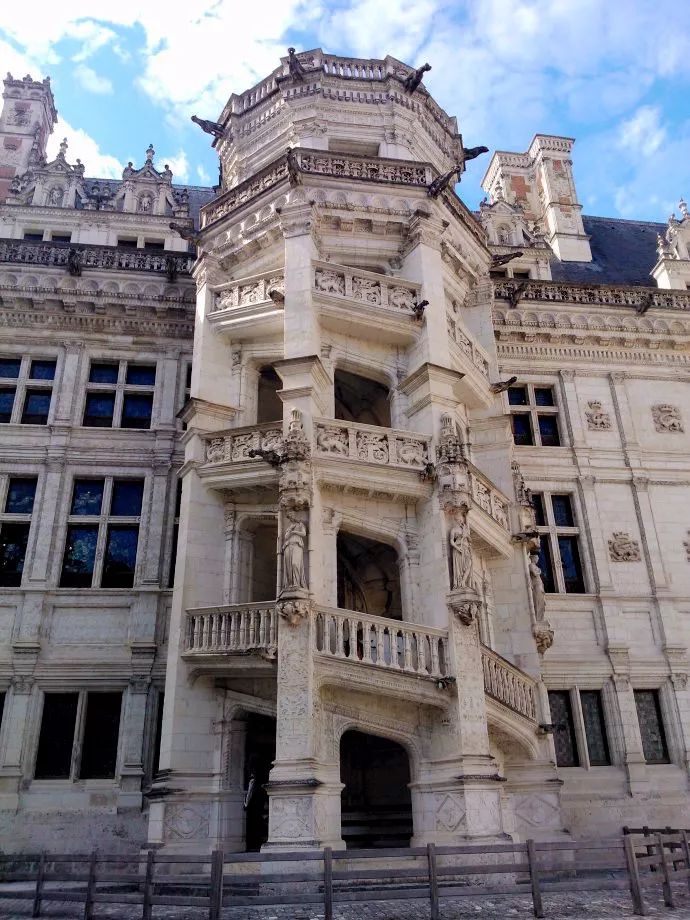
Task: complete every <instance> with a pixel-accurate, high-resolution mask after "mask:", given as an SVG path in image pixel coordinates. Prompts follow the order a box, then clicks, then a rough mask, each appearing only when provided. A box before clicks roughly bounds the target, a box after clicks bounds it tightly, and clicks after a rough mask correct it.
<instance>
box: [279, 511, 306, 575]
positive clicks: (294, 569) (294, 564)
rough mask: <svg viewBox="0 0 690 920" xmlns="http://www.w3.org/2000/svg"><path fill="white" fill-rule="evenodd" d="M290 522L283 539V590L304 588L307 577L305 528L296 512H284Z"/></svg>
mask: <svg viewBox="0 0 690 920" xmlns="http://www.w3.org/2000/svg"><path fill="white" fill-rule="evenodd" d="M285 516H286V518H287V519H288V521H289V522H290V523H289V524H288V526H287V527H286V528H285V535H284V537H283V589H284V590H285V589H290V588H306V587H307V576H306V573H305V570H304V550H305V544H306V539H307V528H306V526H305V525H304V524H303V523H302V521H301V520H300V519H299V518H298V516H297V514H296V512H294V511H288V512H286V515H285Z"/></svg>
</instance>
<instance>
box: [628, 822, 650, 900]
mask: <svg viewBox="0 0 690 920" xmlns="http://www.w3.org/2000/svg"><path fill="white" fill-rule="evenodd" d="M623 849H624V850H625V861H626V863H627V864H628V877H629V879H630V897H631V898H632V902H633V913H635V914H637V915H638V916H639V917H645V916H646V915H647V908H646V907H645V903H644V897H643V896H642V886H641V885H640V869H639V866H638V865H637V854H636V853H635V840H634V838H633V836H632V834H625V836H624V837H623Z"/></svg>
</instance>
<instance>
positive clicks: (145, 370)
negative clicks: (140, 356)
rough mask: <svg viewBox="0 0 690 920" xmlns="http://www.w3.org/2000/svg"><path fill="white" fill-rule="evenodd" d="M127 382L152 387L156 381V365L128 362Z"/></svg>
mask: <svg viewBox="0 0 690 920" xmlns="http://www.w3.org/2000/svg"><path fill="white" fill-rule="evenodd" d="M125 382H126V383H131V384H132V385H134V386H139V387H152V386H153V385H154V384H155V382H156V365H155V364H128V365H127V378H126V381H125Z"/></svg>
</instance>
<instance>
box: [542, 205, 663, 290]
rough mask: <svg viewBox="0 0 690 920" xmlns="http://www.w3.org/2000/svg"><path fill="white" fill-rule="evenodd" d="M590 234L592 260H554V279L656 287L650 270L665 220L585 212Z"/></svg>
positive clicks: (583, 282)
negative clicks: (634, 218)
mask: <svg viewBox="0 0 690 920" xmlns="http://www.w3.org/2000/svg"><path fill="white" fill-rule="evenodd" d="M582 222H583V224H584V227H585V233H586V234H587V235H588V236H589V237H590V241H589V244H590V246H591V248H592V261H591V262H560V261H558V259H554V260H553V261H552V262H551V276H552V277H553V280H554V281H572V282H574V283H580V284H632V285H645V286H647V287H656V282H655V281H654V279H653V278H651V277H650V274H649V273H650V271H651V270H652V268H653V267H654V266H655V265H656V262H657V258H658V256H657V251H656V236H657V233H661V234H662V235H663V234H664V233H665V231H666V224H658V223H654V222H653V221H644V220H620V219H618V218H613V217H586V216H585V215H583V216H582Z"/></svg>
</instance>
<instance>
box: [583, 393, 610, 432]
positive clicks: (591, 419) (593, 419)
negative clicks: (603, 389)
mask: <svg viewBox="0 0 690 920" xmlns="http://www.w3.org/2000/svg"><path fill="white" fill-rule="evenodd" d="M585 417H586V418H587V427H588V428H589V429H590V431H609V430H610V428H611V416H610V415H609V413H608V412H605V411H604V407H603V406H602V404H601V403H600V402H599V400H597V399H592V400H590V401H589V402H588V403H587V408H586V409H585Z"/></svg>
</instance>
